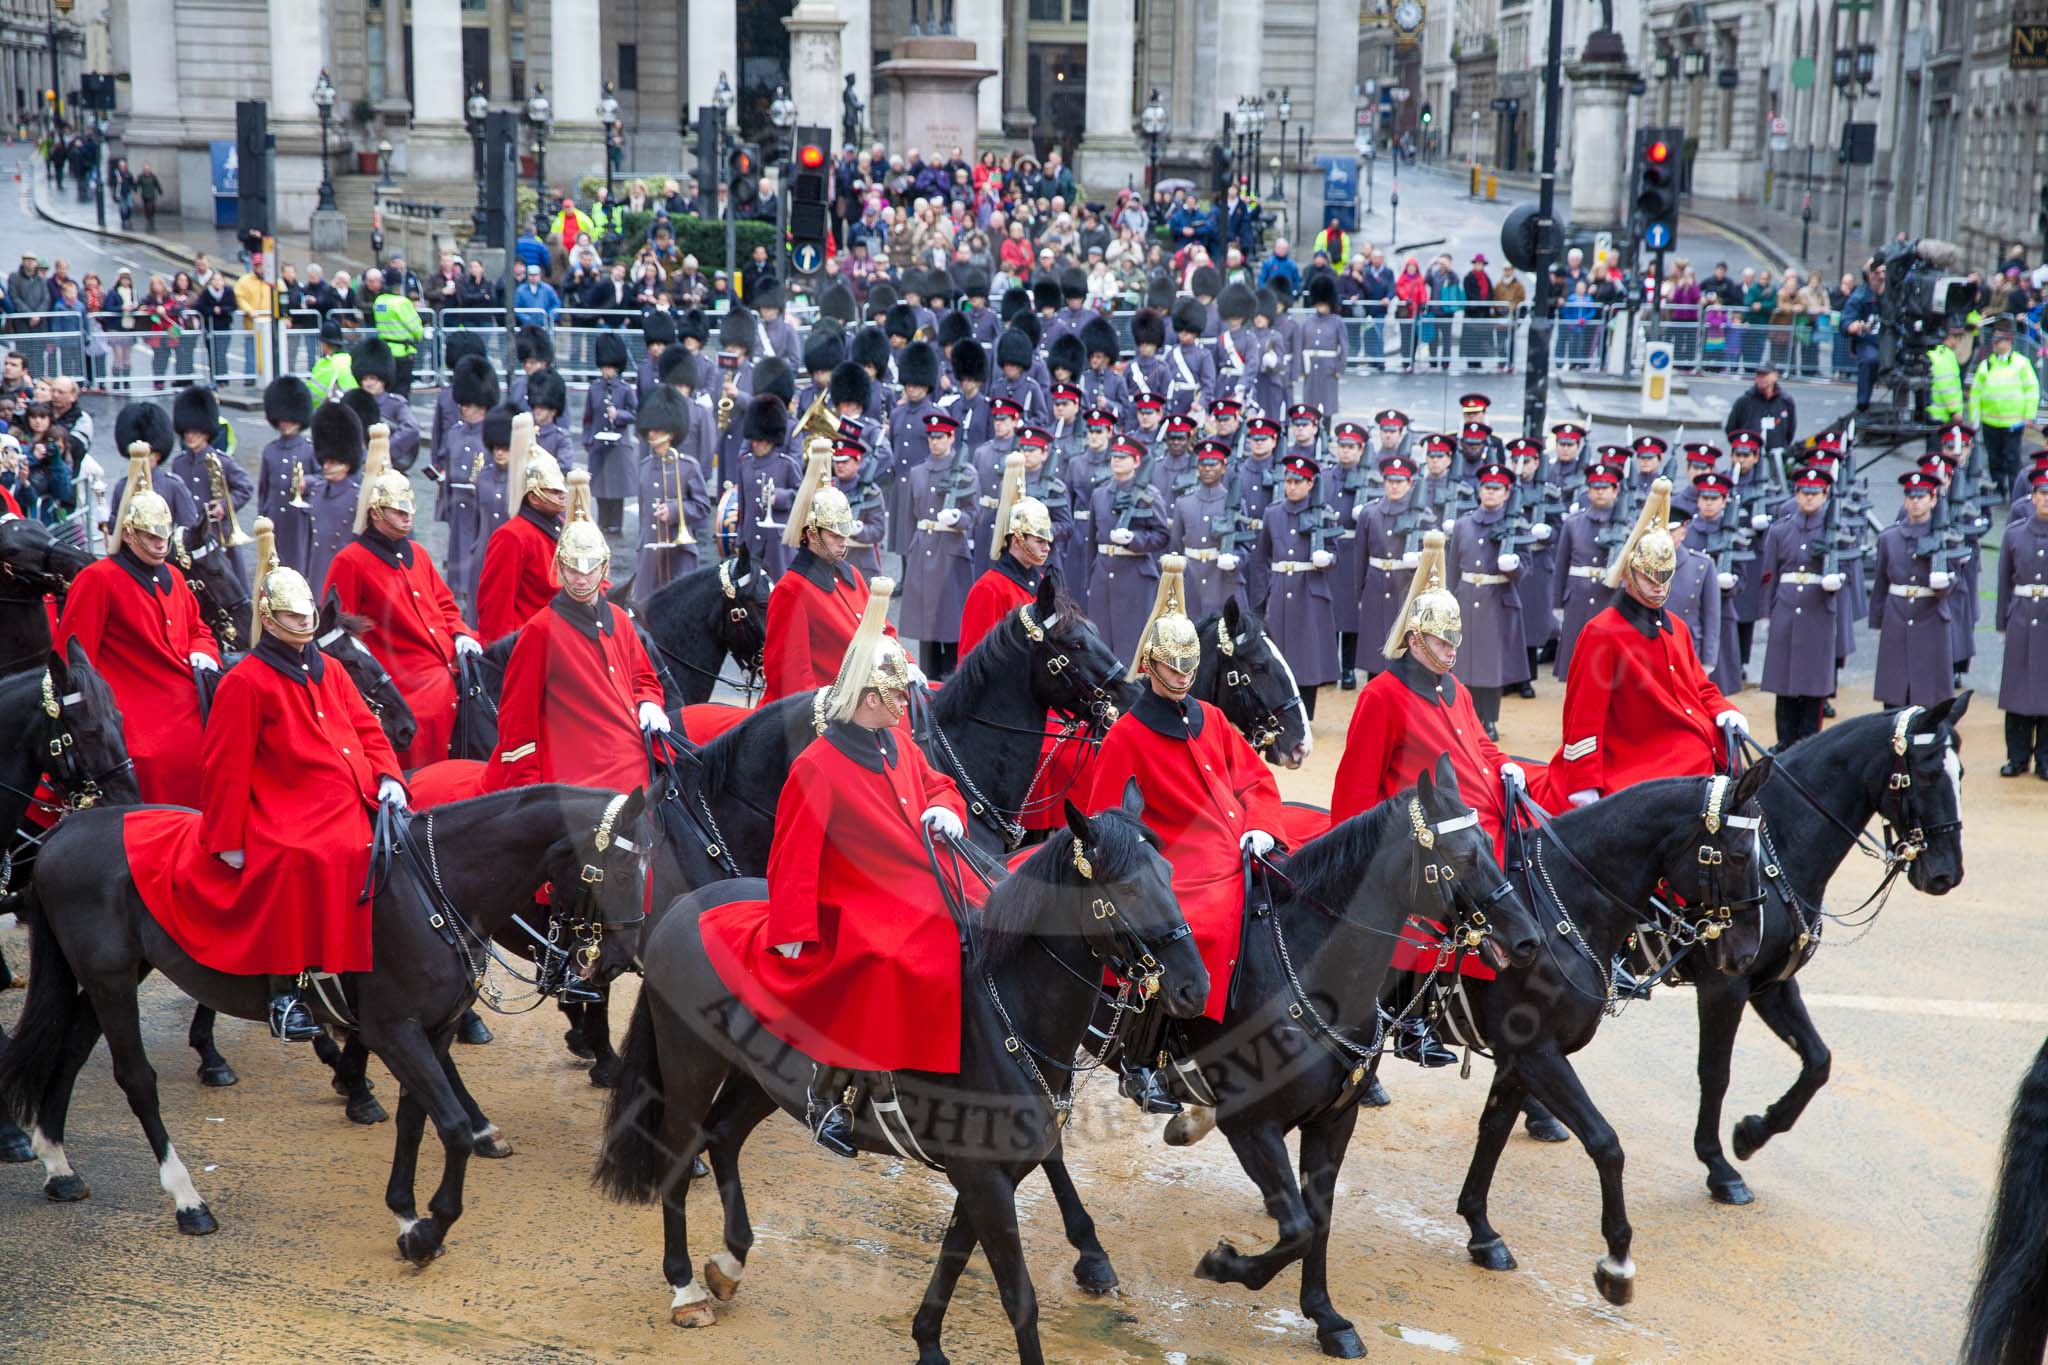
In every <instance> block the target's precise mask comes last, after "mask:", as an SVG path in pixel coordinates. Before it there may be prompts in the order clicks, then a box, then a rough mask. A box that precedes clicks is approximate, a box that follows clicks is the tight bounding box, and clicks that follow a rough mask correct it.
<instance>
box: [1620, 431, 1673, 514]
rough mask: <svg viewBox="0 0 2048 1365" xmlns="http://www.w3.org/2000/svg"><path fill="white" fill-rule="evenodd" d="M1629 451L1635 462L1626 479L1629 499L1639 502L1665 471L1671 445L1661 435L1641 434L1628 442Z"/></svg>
mask: <svg viewBox="0 0 2048 1365" xmlns="http://www.w3.org/2000/svg"><path fill="white" fill-rule="evenodd" d="M1629 451H1630V453H1631V454H1633V455H1634V456H1635V462H1636V463H1635V468H1634V469H1632V470H1630V471H1629V476H1628V480H1627V487H1628V495H1629V501H1631V502H1635V503H1640V502H1641V501H1642V500H1643V499H1644V498H1646V497H1648V496H1649V493H1650V486H1651V485H1652V484H1654V483H1656V482H1657V480H1659V479H1661V478H1663V477H1664V476H1665V474H1666V473H1667V471H1666V469H1665V464H1666V463H1667V462H1668V461H1669V459H1670V456H1671V445H1670V443H1669V442H1668V441H1666V440H1665V439H1664V438H1663V437H1662V436H1649V435H1643V436H1638V437H1636V439H1635V440H1634V441H1632V442H1631V443H1630V444H1629Z"/></svg>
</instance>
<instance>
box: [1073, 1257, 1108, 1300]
mask: <svg viewBox="0 0 2048 1365" xmlns="http://www.w3.org/2000/svg"><path fill="white" fill-rule="evenodd" d="M1074 1283H1075V1284H1077V1285H1079V1286H1081V1292H1082V1293H1084V1294H1107V1293H1108V1292H1109V1291H1110V1290H1112V1289H1114V1288H1116V1287H1117V1285H1118V1283H1119V1281H1118V1280H1117V1277H1116V1267H1114V1266H1112V1265H1111V1264H1110V1263H1109V1258H1108V1257H1107V1256H1083V1257H1082V1258H1081V1259H1080V1260H1078V1261H1075V1262H1074Z"/></svg>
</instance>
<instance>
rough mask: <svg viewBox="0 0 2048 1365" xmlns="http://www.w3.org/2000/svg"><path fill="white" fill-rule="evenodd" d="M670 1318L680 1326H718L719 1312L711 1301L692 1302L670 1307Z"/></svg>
mask: <svg viewBox="0 0 2048 1365" xmlns="http://www.w3.org/2000/svg"><path fill="white" fill-rule="evenodd" d="M668 1320H669V1321H670V1322H672V1323H674V1324H675V1325H676V1326H678V1327H716V1326H717V1325H718V1314H717V1313H716V1312H714V1311H712V1307H711V1305H710V1304H709V1303H692V1304H685V1305H684V1306H683V1307H681V1308H672V1309H670V1310H669V1315H668Z"/></svg>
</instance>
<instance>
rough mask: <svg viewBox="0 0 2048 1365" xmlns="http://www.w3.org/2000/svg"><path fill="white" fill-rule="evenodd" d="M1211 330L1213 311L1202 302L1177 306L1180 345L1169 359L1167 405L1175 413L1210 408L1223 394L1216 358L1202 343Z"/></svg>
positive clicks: (1175, 323)
mask: <svg viewBox="0 0 2048 1365" xmlns="http://www.w3.org/2000/svg"><path fill="white" fill-rule="evenodd" d="M1208 330H1209V309H1208V306H1207V305H1206V304H1204V303H1202V302H1201V300H1199V299H1182V300H1181V301H1180V302H1178V303H1176V304H1174V306H1173V332H1174V336H1175V338H1176V342H1177V344H1176V345H1175V346H1174V348H1173V349H1172V350H1171V351H1169V352H1167V356H1166V406H1167V408H1168V409H1169V410H1171V411H1173V412H1186V411H1188V410H1189V409H1191V408H1206V407H1208V406H1209V402H1210V400H1211V399H1213V398H1215V397H1216V395H1217V394H1218V393H1219V392H1221V389H1220V387H1219V385H1218V383H1217V378H1216V358H1215V357H1214V356H1212V355H1210V354H1209V348H1208V347H1207V346H1204V345H1203V344H1202V336H1203V334H1204V333H1205V332H1207V331H1208Z"/></svg>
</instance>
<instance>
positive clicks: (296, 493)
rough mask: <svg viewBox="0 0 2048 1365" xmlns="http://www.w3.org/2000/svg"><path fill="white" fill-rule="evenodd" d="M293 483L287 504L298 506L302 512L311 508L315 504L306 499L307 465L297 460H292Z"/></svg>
mask: <svg viewBox="0 0 2048 1365" xmlns="http://www.w3.org/2000/svg"><path fill="white" fill-rule="evenodd" d="M291 485H292V496H291V499H290V501H289V502H287V503H286V504H285V505H286V506H288V507H296V508H298V509H299V510H300V511H302V512H303V511H305V510H306V509H308V508H310V507H311V506H312V505H313V504H312V503H310V502H307V501H306V467H305V466H304V465H302V464H300V463H299V462H298V461H297V460H293V461H292V476H291Z"/></svg>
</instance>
